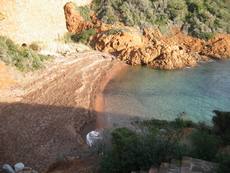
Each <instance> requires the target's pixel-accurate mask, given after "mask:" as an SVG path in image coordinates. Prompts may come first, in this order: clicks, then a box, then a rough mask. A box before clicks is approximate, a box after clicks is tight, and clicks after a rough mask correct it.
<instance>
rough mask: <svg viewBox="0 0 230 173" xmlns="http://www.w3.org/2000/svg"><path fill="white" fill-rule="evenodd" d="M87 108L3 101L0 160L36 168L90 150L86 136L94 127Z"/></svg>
mask: <svg viewBox="0 0 230 173" xmlns="http://www.w3.org/2000/svg"><path fill="white" fill-rule="evenodd" d="M95 117H96V116H95V112H94V111H91V110H87V109H84V108H76V107H64V106H53V105H40V104H27V103H0V164H4V163H9V164H15V163H17V162H23V163H25V164H26V165H27V166H30V167H32V168H34V169H35V170H37V171H40V172H41V171H45V170H46V169H47V167H48V166H49V165H50V164H52V163H53V162H55V161H56V160H57V159H61V158H62V157H64V156H66V155H79V153H81V152H82V151H85V150H87V146H86V144H85V140H84V136H85V135H86V133H87V132H89V131H91V130H92V129H94V128H95V122H96V121H95Z"/></svg>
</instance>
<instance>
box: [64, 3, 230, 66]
mask: <svg viewBox="0 0 230 173" xmlns="http://www.w3.org/2000/svg"><path fill="white" fill-rule="evenodd" d="M65 7H66V8H65V16H66V25H67V28H68V31H69V32H71V33H76V34H81V32H82V31H84V30H85V29H88V28H94V29H95V30H96V31H97V34H96V35H94V36H93V37H91V41H90V45H91V46H92V47H93V48H94V49H96V50H98V51H102V52H107V53H111V54H113V55H115V56H117V57H118V58H120V59H121V60H123V61H125V62H126V63H128V64H131V65H147V66H149V67H152V68H156V69H165V70H173V69H180V68H184V67H193V66H195V65H197V63H199V62H201V61H207V60H209V59H227V58H230V35H228V34H216V36H215V37H214V38H213V39H211V40H208V41H205V40H201V39H198V38H194V37H191V36H188V35H186V34H185V33H183V32H181V30H180V28H176V27H175V28H171V31H169V33H168V34H167V35H162V34H161V32H160V31H159V30H158V29H157V28H153V27H148V28H144V29H143V30H140V29H138V28H135V27H127V26H124V25H123V24H121V23H117V24H114V25H109V24H105V23H103V22H102V21H99V20H97V19H95V17H94V20H92V21H94V22H91V23H90V24H89V23H88V22H87V21H84V20H83V19H82V16H81V15H80V13H79V12H77V11H76V10H75V7H74V5H72V4H71V3H68V4H67V5H66V6H65ZM67 7H68V8H67ZM92 16H93V15H92ZM92 16H91V18H92Z"/></svg>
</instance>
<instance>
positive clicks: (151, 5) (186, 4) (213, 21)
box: [92, 0, 230, 39]
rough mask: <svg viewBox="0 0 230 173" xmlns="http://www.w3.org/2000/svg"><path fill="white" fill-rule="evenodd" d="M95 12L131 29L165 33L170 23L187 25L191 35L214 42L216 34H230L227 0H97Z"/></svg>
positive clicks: (229, 12) (229, 10)
mask: <svg viewBox="0 0 230 173" xmlns="http://www.w3.org/2000/svg"><path fill="white" fill-rule="evenodd" d="M92 6H93V9H94V10H95V11H96V15H97V17H98V18H99V19H101V20H102V21H104V22H106V23H115V22H123V23H124V24H125V25H128V26H135V25H136V26H139V27H142V26H146V25H147V26H148V25H153V26H157V27H159V28H160V30H162V31H163V32H164V31H166V30H168V27H169V24H170V23H174V24H180V25H181V26H182V25H183V24H186V26H189V30H188V33H189V34H190V35H192V36H195V37H199V38H202V39H210V38H212V36H213V35H214V33H215V32H219V31H221V32H228V33H230V23H229V21H230V8H229V2H228V1H226V0H170V1H160V0H132V1H130V0H123V1H122V0H94V1H93V5H92Z"/></svg>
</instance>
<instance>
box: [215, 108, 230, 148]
mask: <svg viewBox="0 0 230 173" xmlns="http://www.w3.org/2000/svg"><path fill="white" fill-rule="evenodd" d="M213 112H214V113H215V114H216V116H214V117H213V119H212V121H213V124H214V131H215V132H216V133H217V135H219V136H221V138H222V139H223V141H224V143H226V144H228V145H229V144H230V112H221V111H217V110H215V111H213Z"/></svg>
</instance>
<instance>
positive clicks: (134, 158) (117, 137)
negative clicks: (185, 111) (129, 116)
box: [101, 111, 230, 173]
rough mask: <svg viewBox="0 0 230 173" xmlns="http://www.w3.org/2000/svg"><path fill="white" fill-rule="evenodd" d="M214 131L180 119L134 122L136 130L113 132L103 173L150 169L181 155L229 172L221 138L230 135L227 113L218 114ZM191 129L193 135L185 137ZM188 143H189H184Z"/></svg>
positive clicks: (105, 155)
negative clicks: (212, 163)
mask: <svg viewBox="0 0 230 173" xmlns="http://www.w3.org/2000/svg"><path fill="white" fill-rule="evenodd" d="M215 113H216V116H215V117H214V118H213V121H214V128H213V127H211V126H207V125H205V124H204V123H198V124H196V123H193V122H191V121H188V120H185V117H184V118H183V116H180V117H179V118H177V119H176V120H174V121H165V120H155V119H153V120H146V121H135V122H133V123H132V125H133V126H134V127H136V128H137V129H138V130H137V131H132V130H130V129H127V128H119V129H115V130H114V131H113V132H112V146H111V147H110V149H109V150H107V151H105V152H104V155H103V157H102V162H101V166H102V172H108V173H109V172H112V173H117V172H119V173H120V172H121V173H123V172H124V173H125V172H131V171H139V170H148V169H149V168H150V167H151V166H156V167H157V166H159V165H160V163H162V162H170V161H171V160H172V159H177V160H180V159H181V158H182V156H189V157H194V158H197V159H203V160H207V161H214V162H218V163H220V164H219V172H221V171H222V172H229V165H230V164H229V161H230V159H229V155H227V154H226V153H225V154H226V155H222V154H221V152H220V151H221V150H220V149H221V148H223V147H225V146H226V142H223V140H225V138H224V139H222V140H221V135H219V133H223V134H226V133H227V134H229V132H228V131H227V130H226V129H228V127H227V125H228V124H229V121H228V118H229V117H228V115H229V114H228V113H226V112H225V113H223V112H219V111H215ZM186 128H189V129H190V130H191V128H192V131H190V130H189V131H190V132H192V133H190V134H189V133H188V134H186V135H185V136H184V135H183V134H184V132H185V131H186ZM185 141H186V144H185V143H184V142H185Z"/></svg>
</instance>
